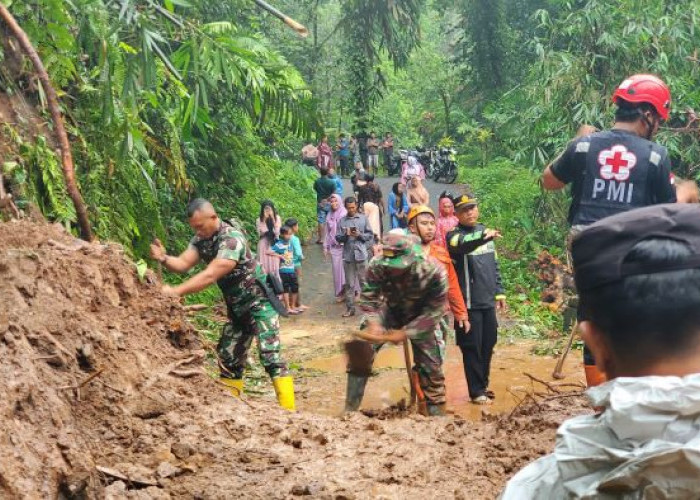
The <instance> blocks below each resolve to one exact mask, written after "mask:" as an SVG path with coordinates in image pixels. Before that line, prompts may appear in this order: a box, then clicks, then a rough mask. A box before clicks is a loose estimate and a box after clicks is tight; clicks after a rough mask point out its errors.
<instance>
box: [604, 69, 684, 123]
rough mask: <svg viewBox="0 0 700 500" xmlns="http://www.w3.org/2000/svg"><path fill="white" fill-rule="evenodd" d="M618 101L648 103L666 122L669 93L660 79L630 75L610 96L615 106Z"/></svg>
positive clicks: (669, 109) (669, 104)
mask: <svg viewBox="0 0 700 500" xmlns="http://www.w3.org/2000/svg"><path fill="white" fill-rule="evenodd" d="M619 99H622V100H623V101H627V102H633V103H642V102H646V103H649V104H651V105H652V106H653V107H654V109H655V110H656V112H657V113H658V114H659V116H660V117H661V118H662V119H663V120H668V114H669V112H670V111H671V91H670V90H669V89H668V87H667V86H666V84H665V83H664V82H663V80H661V78H659V77H658V76H654V75H632V76H630V77H629V78H627V79H625V81H624V82H622V83H621V84H620V85H619V86H618V87H617V89H616V90H615V93H614V94H613V96H612V100H613V102H614V103H615V104H617V102H618V100H619Z"/></svg>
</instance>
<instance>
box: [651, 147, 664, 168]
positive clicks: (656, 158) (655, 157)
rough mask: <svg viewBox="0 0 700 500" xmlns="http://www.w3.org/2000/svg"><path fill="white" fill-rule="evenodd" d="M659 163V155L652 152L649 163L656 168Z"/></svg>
mask: <svg viewBox="0 0 700 500" xmlns="http://www.w3.org/2000/svg"><path fill="white" fill-rule="evenodd" d="M659 162H661V155H660V154H659V153H657V152H656V151H652V152H651V154H650V155H649V163H652V164H654V165H656V166H657V167H658V166H659Z"/></svg>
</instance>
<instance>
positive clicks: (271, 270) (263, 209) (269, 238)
mask: <svg viewBox="0 0 700 500" xmlns="http://www.w3.org/2000/svg"><path fill="white" fill-rule="evenodd" d="M257 228H258V236H259V237H260V240H258V261H260V265H261V266H262V268H263V270H264V271H265V274H267V275H269V276H272V277H273V279H276V280H277V281H278V282H279V281H280V278H279V271H280V260H279V258H278V257H272V256H270V255H268V252H269V250H270V247H272V245H274V244H275V241H277V238H279V235H280V229H281V228H282V219H281V218H280V216H279V215H277V210H276V209H275V204H274V203H272V202H271V201H270V200H265V201H263V202H262V203H261V204H260V217H258V220H257Z"/></svg>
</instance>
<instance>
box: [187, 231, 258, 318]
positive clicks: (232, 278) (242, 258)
mask: <svg viewBox="0 0 700 500" xmlns="http://www.w3.org/2000/svg"><path fill="white" fill-rule="evenodd" d="M190 248H194V249H195V250H196V251H197V253H198V254H199V258H200V259H201V260H202V261H204V262H205V263H207V264H209V263H210V262H211V261H212V260H214V259H226V260H234V261H236V263H237V264H236V267H235V268H234V269H233V271H231V272H230V273H228V274H227V275H226V276H224V277H223V278H221V279H220V280H219V281H217V285H219V288H220V289H221V292H222V293H223V295H224V299H225V300H226V304H227V305H228V306H229V310H230V311H231V312H234V313H240V312H245V311H246V310H248V309H250V307H251V306H252V304H253V303H254V302H255V301H257V300H259V299H261V298H265V293H264V291H263V290H262V287H261V286H260V285H259V284H258V281H262V282H264V281H265V273H264V272H263V270H262V267H261V266H260V264H259V263H258V261H257V260H256V259H255V257H254V256H253V253H252V252H251V251H250V247H249V246H248V241H247V240H246V238H245V236H244V234H243V231H242V230H241V229H240V227H234V226H233V225H232V224H231V223H230V222H228V221H222V222H221V226H220V227H219V230H218V231H217V232H216V233H215V234H214V236H212V237H211V238H207V239H202V238H199V237H198V236H195V237H194V238H192V240H190Z"/></svg>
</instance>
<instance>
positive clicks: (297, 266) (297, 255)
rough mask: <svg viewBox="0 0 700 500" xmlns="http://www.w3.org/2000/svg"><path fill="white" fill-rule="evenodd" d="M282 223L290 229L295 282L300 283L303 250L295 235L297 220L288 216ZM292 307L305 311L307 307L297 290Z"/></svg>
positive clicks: (297, 228) (297, 227)
mask: <svg viewBox="0 0 700 500" xmlns="http://www.w3.org/2000/svg"><path fill="white" fill-rule="evenodd" d="M284 225H285V226H287V227H288V228H290V229H291V230H292V237H291V238H290V240H289V243H290V244H291V245H292V254H293V256H294V272H296V275H297V282H298V283H301V261H303V260H304V251H303V250H302V249H301V241H300V240H299V237H298V236H297V233H299V221H298V220H296V219H295V218H293V217H290V218H289V219H287V220H286V221H285V222H284ZM292 307H293V308H294V309H298V310H299V311H306V310H307V309H308V307H307V306H305V305H303V304H302V303H301V292H299V291H298V290H297V300H296V302H295V303H294V304H292Z"/></svg>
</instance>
